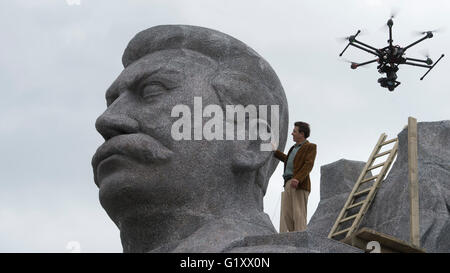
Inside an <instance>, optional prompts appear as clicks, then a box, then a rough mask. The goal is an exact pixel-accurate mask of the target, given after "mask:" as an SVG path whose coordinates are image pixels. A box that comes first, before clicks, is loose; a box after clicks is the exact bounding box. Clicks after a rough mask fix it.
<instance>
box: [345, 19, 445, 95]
mask: <svg viewBox="0 0 450 273" xmlns="http://www.w3.org/2000/svg"><path fill="white" fill-rule="evenodd" d="M393 17H394V16H391V18H390V19H389V20H388V21H387V26H388V27H389V40H388V41H387V42H388V43H389V45H388V46H386V47H384V48H381V49H377V48H374V47H372V46H370V45H367V44H365V43H362V42H360V41H358V40H356V36H358V34H359V33H360V32H361V31H360V30H358V32H356V34H355V35H352V36H349V37H346V40H348V41H349V43H348V45H347V46H346V47H345V48H344V50H343V51H342V52H341V54H339V56H342V54H343V53H344V52H345V50H347V48H348V46H350V45H352V46H354V47H356V48H359V49H361V50H364V51H366V52H368V53H370V54H373V55H375V56H377V58H376V59H374V60H371V61H367V62H364V63H354V62H352V63H351V65H350V68H352V69H356V68H357V67H360V66H363V65H366V64H370V63H374V62H378V64H379V65H378V66H377V69H378V72H379V73H380V74H383V73H386V77H382V78H379V79H378V83H379V84H380V85H381V87H385V88H388V89H389V91H394V89H395V88H396V87H397V86H399V84H400V82H399V81H397V73H396V72H397V71H398V65H400V64H407V65H413V66H420V67H425V68H428V71H427V72H426V73H425V74H424V75H423V76H422V77H421V78H420V80H423V78H424V77H425V76H426V75H427V74H428V72H430V70H431V69H433V67H434V66H435V65H436V64H437V63H438V62H439V61H440V60H441V59H442V57H444V54H442V55H441V57H440V58H439V59H438V60H437V61H436V63H434V64H433V61H432V60H431V59H430V58H429V57H428V56H427V59H426V60H419V59H413V58H407V57H405V56H404V55H405V52H406V50H407V49H408V48H410V47H412V46H414V45H416V44H418V43H420V42H422V41H423V40H425V39H427V38H432V37H433V32H435V31H424V32H421V33H420V34H421V35H425V37H423V38H421V39H419V40H417V41H415V42H414V43H412V44H410V45H408V46H406V47H400V46H398V45H395V46H394V45H392V42H393V40H392V25H393V24H394V22H393V21H392V18H393ZM420 63H425V64H420Z"/></svg>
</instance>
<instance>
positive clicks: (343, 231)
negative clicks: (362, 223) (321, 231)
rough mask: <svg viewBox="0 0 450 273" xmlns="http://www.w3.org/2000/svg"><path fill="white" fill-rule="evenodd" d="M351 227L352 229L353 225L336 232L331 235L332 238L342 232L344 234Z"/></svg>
mask: <svg viewBox="0 0 450 273" xmlns="http://www.w3.org/2000/svg"><path fill="white" fill-rule="evenodd" d="M350 229H351V227H349V228H346V229H343V230H341V231H338V232H336V233H333V235H331V238H333V237H334V236H338V235H340V234H344V233H346V232H348V231H349V230H350Z"/></svg>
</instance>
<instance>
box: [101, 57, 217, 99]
mask: <svg viewBox="0 0 450 273" xmlns="http://www.w3.org/2000/svg"><path fill="white" fill-rule="evenodd" d="M217 65H218V64H217V62H216V61H214V60H213V59H211V58H209V57H207V56H205V55H203V54H200V53H198V52H195V51H191V50H186V49H172V50H161V51H156V52H153V53H151V54H147V55H145V56H143V57H142V58H140V59H138V60H137V61H135V62H134V63H132V64H130V65H129V66H127V67H126V68H125V69H124V70H123V71H122V72H121V73H120V75H119V76H118V77H117V79H116V80H115V81H114V82H113V83H112V85H111V86H110V88H108V90H107V92H106V93H107V94H111V93H116V92H119V90H122V89H123V88H126V87H127V86H130V85H131V84H132V83H133V82H135V81H137V80H139V79H142V78H144V77H146V76H147V75H150V74H153V73H154V72H155V71H158V73H159V74H163V75H164V77H165V78H168V79H169V80H172V81H177V82H181V81H183V80H184V79H186V77H191V76H194V75H197V74H204V73H208V72H210V73H212V72H214V71H216V69H217Z"/></svg>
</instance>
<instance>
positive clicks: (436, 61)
mask: <svg viewBox="0 0 450 273" xmlns="http://www.w3.org/2000/svg"><path fill="white" fill-rule="evenodd" d="M442 57H444V54H442V55H441V57H440V58H439V59H438V60H437V61H436V62H435V63H434V64H433V66H432V67H430V69H428V71H427V73H425V75H423V76H422V78H420V80H423V78H425V76H426V75H427V74H428V72H430V70H431V69H433V67H434V66H435V65H436V64H437V63H438V62H439V61H440V60H441V59H442Z"/></svg>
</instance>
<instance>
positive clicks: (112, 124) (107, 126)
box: [95, 110, 139, 141]
mask: <svg viewBox="0 0 450 273" xmlns="http://www.w3.org/2000/svg"><path fill="white" fill-rule="evenodd" d="M95 128H96V129H97V131H98V132H99V133H100V134H101V135H102V136H103V138H104V139H105V141H106V140H108V139H110V138H112V137H114V136H117V135H122V134H133V133H138V132H139V123H138V122H137V121H136V120H135V119H133V118H130V117H128V116H126V115H123V114H109V113H108V110H107V111H106V112H105V113H103V114H102V115H101V116H100V117H98V118H97V121H96V122H95Z"/></svg>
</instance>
